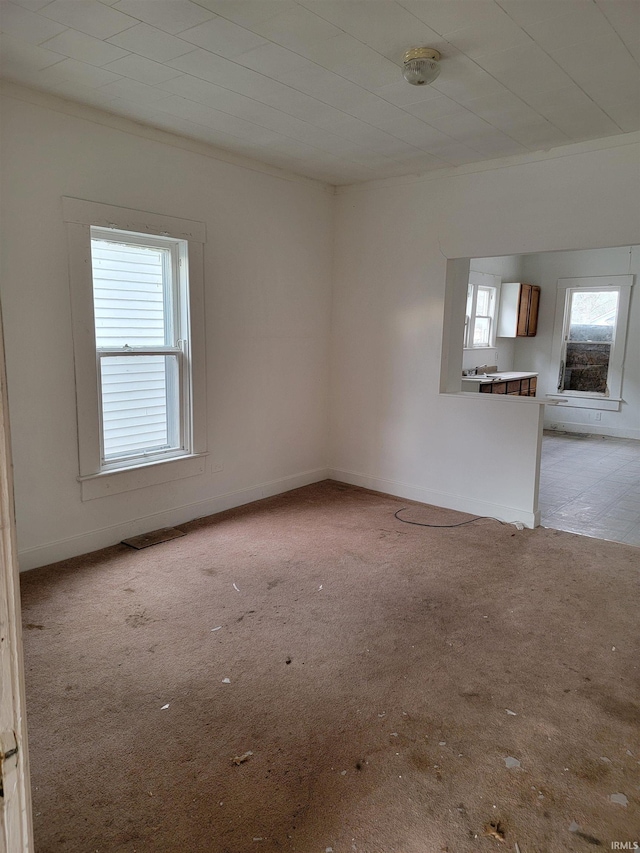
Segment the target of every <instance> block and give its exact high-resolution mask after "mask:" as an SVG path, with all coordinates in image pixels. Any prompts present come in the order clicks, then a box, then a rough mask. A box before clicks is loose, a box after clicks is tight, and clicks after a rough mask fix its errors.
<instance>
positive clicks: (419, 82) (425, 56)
mask: <svg viewBox="0 0 640 853" xmlns="http://www.w3.org/2000/svg"><path fill="white" fill-rule="evenodd" d="M438 74H440V53H439V52H438V51H437V50H433V48H430V47H412V48H411V49H410V50H408V51H407V52H406V53H405V55H404V67H403V69H402V75H403V77H404V79H405V80H406V81H407V83H411V85H412V86H426V85H427V84H428V83H433V81H434V80H435V79H436V77H437V76H438Z"/></svg>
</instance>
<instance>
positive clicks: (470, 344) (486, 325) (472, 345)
mask: <svg viewBox="0 0 640 853" xmlns="http://www.w3.org/2000/svg"><path fill="white" fill-rule="evenodd" d="M496 279H497V281H499V278H498V277H497V276H493V275H488V274H485V273H476V272H473V271H472V272H470V273H469V285H468V289H467V310H466V317H465V330H464V334H465V338H464V346H465V348H466V349H482V348H487V347H494V346H495V343H496V309H497V302H498V286H497V281H496Z"/></svg>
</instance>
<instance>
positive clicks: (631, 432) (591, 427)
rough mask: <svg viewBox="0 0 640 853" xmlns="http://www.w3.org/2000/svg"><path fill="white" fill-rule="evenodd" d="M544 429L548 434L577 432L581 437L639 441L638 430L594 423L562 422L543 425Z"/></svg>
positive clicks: (639, 434) (639, 431) (639, 433)
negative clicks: (592, 436)
mask: <svg viewBox="0 0 640 853" xmlns="http://www.w3.org/2000/svg"><path fill="white" fill-rule="evenodd" d="M544 428H545V431H549V432H578V433H581V434H583V435H584V433H587V434H588V435H608V436H611V438H634V439H636V440H638V441H640V429H633V428H632V427H611V426H600V424H598V425H597V426H596V424H594V423H588V424H579V423H573V422H568V423H565V422H564V421H563V422H554V423H545V425H544ZM543 452H544V451H543Z"/></svg>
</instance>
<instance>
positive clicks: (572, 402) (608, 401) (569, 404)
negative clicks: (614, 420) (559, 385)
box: [546, 394, 622, 412]
mask: <svg viewBox="0 0 640 853" xmlns="http://www.w3.org/2000/svg"><path fill="white" fill-rule="evenodd" d="M546 396H547V397H548V398H549V399H550V400H554V401H557V402H558V403H561V404H563V405H564V406H565V408H570V409H596V410H600V411H601V412H619V411H620V404H621V403H622V399H621V398H620V397H594V396H593V395H592V394H589V395H588V396H587V395H585V396H581V395H580V394H547V395H546Z"/></svg>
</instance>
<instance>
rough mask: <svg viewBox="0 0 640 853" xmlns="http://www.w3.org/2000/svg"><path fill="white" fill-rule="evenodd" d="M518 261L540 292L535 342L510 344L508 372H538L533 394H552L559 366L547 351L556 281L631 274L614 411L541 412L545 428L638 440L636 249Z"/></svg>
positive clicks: (639, 292)
mask: <svg viewBox="0 0 640 853" xmlns="http://www.w3.org/2000/svg"><path fill="white" fill-rule="evenodd" d="M522 263H523V277H524V280H525V281H527V282H530V283H531V284H539V285H540V287H541V288H542V290H541V295H540V315H539V322H538V334H537V335H536V337H535V338H518V339H517V340H516V344H515V362H514V365H515V367H514V369H515V370H535V371H536V372H537V373H539V378H538V396H542V395H544V394H555V393H556V392H557V381H558V369H559V365H558V364H556V363H554V362H553V359H552V350H553V335H554V322H555V315H556V301H557V283H558V279H559V278H575V277H581V276H600V275H604V276H607V275H629V274H633V275H635V276H636V280H635V284H634V285H633V287H632V288H631V304H630V306H629V325H628V329H627V346H626V356H625V365H624V372H623V380H622V398H623V402H622V405H621V409H620V411H619V412H609V411H601V412H598V411H597V410H593V409H580V408H574V407H569V406H566V405H564V404H563V405H562V406H561V407H560V406H558V407H551V406H550V407H548V408H547V409H546V411H545V427H548V428H552V429H561V430H568V431H573V432H590V433H594V434H596V435H613V436H620V437H624V438H640V284H638V276H639V275H640V246H638V245H634V246H629V245H627V246H622V247H619V248H607V249H592V250H588V251H573V252H551V253H545V254H537V255H526V256H524V257H523V258H522ZM563 296H564V293H563ZM597 415H600V419H599V420H596V417H597Z"/></svg>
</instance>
